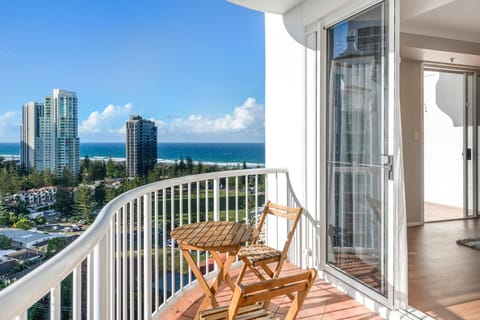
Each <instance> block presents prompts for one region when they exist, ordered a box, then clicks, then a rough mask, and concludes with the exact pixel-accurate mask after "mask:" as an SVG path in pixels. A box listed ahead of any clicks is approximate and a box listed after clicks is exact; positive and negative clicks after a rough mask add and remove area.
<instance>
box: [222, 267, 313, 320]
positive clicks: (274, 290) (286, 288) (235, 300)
mask: <svg viewBox="0 0 480 320" xmlns="http://www.w3.org/2000/svg"><path fill="white" fill-rule="evenodd" d="M316 277H317V270H315V269H313V268H311V269H308V270H306V271H303V272H300V273H296V274H294V275H289V276H284V277H280V278H276V279H269V280H264V281H260V282H255V283H251V284H247V285H237V286H236V287H235V290H234V292H233V297H232V301H231V302H230V306H229V308H228V319H236V315H237V312H238V310H239V308H240V307H243V306H248V305H252V304H254V303H256V302H260V301H265V300H270V299H272V298H275V297H278V296H282V295H287V294H295V293H296V294H295V298H294V299H293V301H292V304H291V306H290V309H289V310H288V313H287V315H286V317H285V319H286V320H292V319H296V317H297V315H298V312H299V311H300V309H301V307H302V305H303V302H304V301H305V298H306V297H307V294H308V292H309V291H310V288H311V287H312V285H313V283H314V281H315V278H316Z"/></svg>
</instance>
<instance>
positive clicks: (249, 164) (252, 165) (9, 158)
mask: <svg viewBox="0 0 480 320" xmlns="http://www.w3.org/2000/svg"><path fill="white" fill-rule="evenodd" d="M0 157H3V158H5V160H7V161H20V155H14V154H0ZM88 158H89V159H90V160H92V161H108V160H109V159H112V161H114V162H125V161H126V158H118V157H105V156H93V157H88ZM80 159H81V160H83V159H85V157H84V156H83V157H80ZM176 161H180V160H179V159H178V160H171V159H157V163H163V164H175V162H176ZM184 161H185V159H184ZM199 162H201V163H202V164H203V165H207V166H211V165H217V166H219V167H242V166H243V161H240V162H235V161H233V162H232V161H230V162H220V161H219V162H216V161H202V160H193V164H195V165H198V163H199ZM245 164H246V166H247V168H257V167H260V168H263V167H265V164H264V163H255V162H245Z"/></svg>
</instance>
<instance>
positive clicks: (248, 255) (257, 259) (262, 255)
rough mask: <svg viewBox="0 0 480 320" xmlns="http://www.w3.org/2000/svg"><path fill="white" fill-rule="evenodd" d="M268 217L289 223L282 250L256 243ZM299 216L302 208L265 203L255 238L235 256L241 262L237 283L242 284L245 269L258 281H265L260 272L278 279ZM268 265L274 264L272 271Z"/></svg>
mask: <svg viewBox="0 0 480 320" xmlns="http://www.w3.org/2000/svg"><path fill="white" fill-rule="evenodd" d="M268 215H273V216H276V217H279V218H285V219H288V220H290V221H291V225H290V231H289V232H288V235H287V239H286V241H285V244H284V245H283V248H282V250H277V249H275V248H272V247H269V246H267V245H265V244H262V243H258V237H259V235H260V234H261V233H262V228H263V227H264V224H265V221H266V219H267V216H268ZM301 215H302V208H291V207H286V206H282V205H278V204H274V203H272V202H271V201H268V202H267V204H266V205H265V208H264V209H263V213H262V216H261V218H260V222H259V224H258V227H257V229H258V233H257V234H258V235H257V237H255V238H254V239H253V240H252V242H251V244H249V245H247V246H244V247H242V248H241V249H240V251H239V252H238V254H237V256H238V257H239V258H240V259H242V261H243V266H242V269H241V270H240V273H239V275H238V278H237V283H241V282H242V279H243V276H244V275H245V272H246V270H247V268H249V269H250V270H252V272H253V273H254V274H255V275H256V276H257V277H258V278H259V279H260V280H265V279H266V278H265V276H264V275H263V274H262V270H263V271H264V273H266V274H267V275H268V276H269V277H270V278H272V279H275V278H278V276H279V274H280V271H281V270H282V266H283V263H284V262H285V260H286V258H287V254H288V249H289V247H290V243H291V242H292V238H293V234H294V233H295V229H296V228H297V225H298V222H299V221H300V217H301ZM269 263H276V265H275V268H274V269H273V270H272V269H270V268H269V266H268V264H269Z"/></svg>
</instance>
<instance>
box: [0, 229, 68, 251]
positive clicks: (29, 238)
mask: <svg viewBox="0 0 480 320" xmlns="http://www.w3.org/2000/svg"><path fill="white" fill-rule="evenodd" d="M0 235H4V236H6V237H8V238H10V239H12V245H13V246H14V247H15V248H26V249H33V248H36V247H38V246H42V245H44V244H45V243H47V242H48V241H49V240H51V239H53V238H58V237H65V235H64V234H61V233H42V232H38V231H30V230H29V231H26V230H21V229H14V228H0Z"/></svg>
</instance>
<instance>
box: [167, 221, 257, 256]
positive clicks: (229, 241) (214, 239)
mask: <svg viewBox="0 0 480 320" xmlns="http://www.w3.org/2000/svg"><path fill="white" fill-rule="evenodd" d="M256 233H257V229H255V227H253V226H251V225H247V224H244V223H239V222H230V221H205V222H197V223H192V224H186V225H183V226H180V227H177V228H175V229H174V230H173V231H172V232H171V234H170V236H171V237H172V239H174V240H176V241H177V242H178V244H179V246H180V247H182V248H187V249H196V250H215V251H232V250H234V249H237V248H239V247H240V246H241V245H242V244H244V243H245V242H247V241H250V240H252V239H253V237H254V236H255V235H256Z"/></svg>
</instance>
